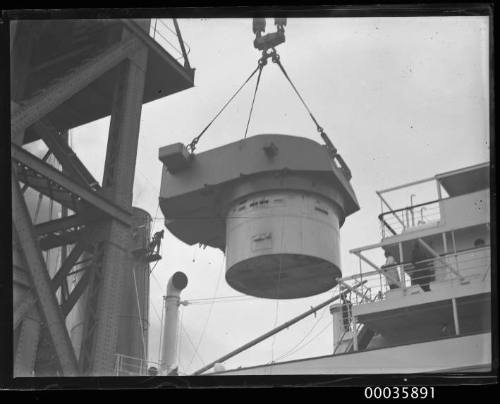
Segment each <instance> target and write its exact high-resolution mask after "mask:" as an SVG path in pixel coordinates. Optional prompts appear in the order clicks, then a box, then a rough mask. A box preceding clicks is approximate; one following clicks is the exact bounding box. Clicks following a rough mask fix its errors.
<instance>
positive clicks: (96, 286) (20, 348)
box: [10, 19, 194, 376]
mask: <svg viewBox="0 0 500 404" xmlns="http://www.w3.org/2000/svg"><path fill="white" fill-rule="evenodd" d="M150 23H151V21H150V20H124V19H117V20H18V21H11V42H10V46H11V110H12V115H11V156H12V160H11V167H12V231H13V235H12V240H13V281H14V285H13V287H14V349H15V352H14V375H17V376H26V375H61V376H75V375H91V376H100V375H111V374H113V367H114V361H115V353H116V350H117V343H118V333H119V324H118V321H119V320H118V319H119V316H120V307H121V305H122V303H123V299H124V289H123V287H122V285H123V283H124V276H125V275H124V274H126V273H127V271H130V270H131V267H132V266H133V265H134V260H137V259H142V260H144V259H145V258H144V256H142V257H139V258H138V255H137V254H132V253H131V251H132V250H135V251H137V248H136V247H137V246H136V245H135V244H134V243H135V241H134V236H133V234H134V226H136V224H137V220H134V211H133V209H132V192H133V183H134V172H135V163H136V156H137V143H138V136H139V126H140V117H141V110H142V104H143V103H146V102H150V101H153V100H155V99H158V98H161V97H164V96H168V95H170V94H172V93H174V92H178V91H182V90H184V89H187V88H190V87H192V86H193V81H194V69H192V68H191V67H190V65H189V62H188V59H187V55H186V52H185V47H184V43H183V41H182V37H181V35H180V31H179V29H178V25H177V23H176V22H175V20H174V26H175V32H176V35H177V39H178V40H179V44H180V49H181V50H182V56H183V62H184V63H181V62H179V61H178V60H176V59H175V58H174V57H173V56H172V55H171V54H170V53H169V52H168V51H166V50H165V49H164V48H163V47H162V46H161V45H160V44H159V43H158V42H156V41H155V40H154V39H153V38H152V37H151V36H150V35H149V32H150V25H151V24H150ZM106 116H111V120H110V126H109V133H108V142H107V150H106V157H105V162H104V175H103V179H102V183H101V184H100V183H99V181H97V180H96V179H95V178H94V177H93V176H92V174H91V173H90V171H89V170H88V169H87V168H86V167H85V164H84V163H83V162H82V161H81V160H80V159H79V158H78V156H77V154H76V153H75V152H74V150H72V148H71V147H70V146H69V144H68V141H67V139H68V130H69V129H71V128H74V127H77V126H80V125H83V124H85V123H88V122H91V121H94V120H96V119H99V118H102V117H106ZM37 140H42V141H43V143H44V144H45V145H46V147H47V148H48V153H47V155H48V154H52V155H53V156H54V158H55V159H56V160H57V162H58V163H59V166H60V168H56V167H54V166H53V165H51V164H49V163H48V162H47V161H46V159H41V158H39V157H37V156H36V155H35V154H33V153H31V152H30V151H28V150H27V148H26V145H27V144H29V143H32V142H34V141H37ZM28 189H32V190H34V191H36V192H38V193H40V194H42V195H43V196H44V198H46V199H47V200H50V201H53V202H56V203H57V204H58V206H59V205H60V206H61V215H60V216H61V217H59V218H56V219H53V220H49V221H45V222H34V220H33V218H32V215H31V214H30V211H29V207H28V204H27V199H26V196H27V194H28V192H26V191H27V190H28ZM30 192H32V191H30ZM51 249H60V250H59V251H61V260H60V264H59V265H57V267H55V268H50V267H49V264H48V262H47V260H46V259H45V258H44V255H43V254H44V252H46V251H49V250H51ZM76 272H78V274H79V276H78V281H77V282H76V283H74V284H72V285H71V284H69V283H68V276H69V275H71V274H75V273H76ZM84 294H86V299H85V302H84V310H83V313H84V316H83V320H82V321H83V323H82V324H83V332H82V334H81V338H80V341H79V343H78V344H75V341H73V338H70V333H69V331H68V324H67V320H68V319H67V316H68V314H69V313H70V312H71V311H72V310H73V308H74V307H75V305H77V304H80V305H81V304H82V296H83V295H84Z"/></svg>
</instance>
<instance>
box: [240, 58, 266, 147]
mask: <svg viewBox="0 0 500 404" xmlns="http://www.w3.org/2000/svg"><path fill="white" fill-rule="evenodd" d="M265 65H266V59H264V58H261V59H259V75H258V76H257V83H256V84H255V90H254V92H253V98H252V105H251V107H250V113H249V114H248V121H247V127H246V129H245V135H244V136H243V139H246V138H247V133H248V126H249V125H250V119H251V118H252V112H253V107H254V104H255V97H256V95H257V90H258V88H259V83H260V77H261V76H262V69H263V68H264V66H265Z"/></svg>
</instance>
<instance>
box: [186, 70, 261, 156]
mask: <svg viewBox="0 0 500 404" xmlns="http://www.w3.org/2000/svg"><path fill="white" fill-rule="evenodd" d="M259 70H262V67H261V63H260V61H259V64H258V65H257V67H256V68H255V69H254V71H253V72H252V73H251V74H250V76H248V78H247V79H246V80H245V81H244V82H243V84H242V85H241V86H240V88H238V90H236V92H235V93H234V94H233V95H232V97H231V98H230V99H229V100H228V101H227V102H226V103H225V104H224V106H223V107H222V108H221V109H220V110H219V112H217V114H216V115H215V116H214V117H213V119H212V120H211V121H210V122H209V123H208V125H207V126H205V128H204V129H203V130H202V131H201V133H200V134H199V135H198V136H196V137H195V138H194V139H193V140H192V141H191V143H189V145H188V149H189V152H190V153H194V150H195V149H196V145H197V144H198V142H199V141H200V138H201V137H202V136H203V134H204V133H205V132H206V131H207V129H208V128H209V127H210V126H211V125H212V123H214V121H215V120H216V119H217V118H218V117H219V115H220V114H222V112H223V111H224V110H225V109H226V107H227V106H228V105H229V104H230V103H231V101H232V100H233V99H234V98H235V97H236V96H237V95H238V94H239V92H240V91H241V90H242V89H243V87H245V85H246V84H247V83H248V82H249V81H250V79H251V78H252V77H253V76H254V75H255V73H257V71H259Z"/></svg>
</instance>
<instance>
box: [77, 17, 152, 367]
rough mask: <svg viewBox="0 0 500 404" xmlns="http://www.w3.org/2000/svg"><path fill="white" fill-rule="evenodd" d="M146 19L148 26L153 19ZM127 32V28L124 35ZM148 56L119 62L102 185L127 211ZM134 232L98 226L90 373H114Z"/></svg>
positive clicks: (86, 346) (88, 341) (87, 344)
mask: <svg viewBox="0 0 500 404" xmlns="http://www.w3.org/2000/svg"><path fill="white" fill-rule="evenodd" d="M142 23H143V24H144V25H145V27H146V25H147V27H149V23H150V21H149V20H146V21H145V22H142ZM127 36H128V34H127V32H124V37H127ZM124 39H125V38H124ZM147 56H148V54H147V49H146V48H145V47H142V48H140V49H139V50H138V51H137V52H136V53H135V54H134V55H132V56H131V57H130V59H128V60H125V61H124V62H123V63H122V65H121V66H120V72H119V75H118V78H117V82H116V89H115V94H114V99H113V107H112V115H111V123H110V129H109V138H108V145H107V152H106V163H105V170H104V178H103V184H102V190H103V192H104V193H105V195H107V196H108V197H109V198H110V199H111V200H112V201H113V202H115V203H116V204H118V205H121V206H123V207H126V208H128V209H130V208H131V206H132V192H133V184H134V173H135V162H136V157H137V143H138V137H139V127H140V118H141V109H142V101H143V91H144V82H145V72H146V64H147ZM130 231H131V230H130V228H128V227H127V226H126V225H124V224H123V223H121V222H119V221H117V220H114V219H112V220H110V221H109V223H108V224H106V225H103V226H102V227H101V228H100V229H99V230H98V233H99V235H100V237H99V238H100V239H101V240H103V241H104V256H103V262H102V268H101V269H100V274H98V276H97V277H96V278H95V279H94V281H93V284H91V285H89V286H90V287H91V288H93V289H94V290H93V294H94V293H95V294H94V296H95V298H96V300H97V301H96V302H93V303H89V304H94V313H95V316H96V318H95V323H94V324H91V325H90V324H89V326H91V327H92V329H93V330H92V333H91V335H90V336H89V335H88V333H89V332H90V331H89V330H86V332H87V336H86V338H84V341H83V346H82V354H83V353H84V352H83V351H86V355H87V357H88V363H87V368H86V369H83V370H84V372H85V373H86V374H89V375H93V376H100V375H112V374H113V367H114V365H115V353H116V347H117V340H118V319H119V315H120V308H121V304H122V298H123V281H124V273H125V271H129V270H130V261H131V260H130V254H129V251H128V249H129V246H130V236H131V234H130ZM84 367H85V364H84Z"/></svg>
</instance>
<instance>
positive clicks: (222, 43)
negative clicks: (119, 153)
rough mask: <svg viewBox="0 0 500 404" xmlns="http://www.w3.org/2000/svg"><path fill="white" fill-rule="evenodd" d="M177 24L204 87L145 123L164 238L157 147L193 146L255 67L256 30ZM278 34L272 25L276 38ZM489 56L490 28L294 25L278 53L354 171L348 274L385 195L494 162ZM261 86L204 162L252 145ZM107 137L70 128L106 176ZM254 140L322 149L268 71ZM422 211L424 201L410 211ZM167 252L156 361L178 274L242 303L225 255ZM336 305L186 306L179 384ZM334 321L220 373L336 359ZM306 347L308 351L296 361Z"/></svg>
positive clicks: (141, 163)
mask: <svg viewBox="0 0 500 404" xmlns="http://www.w3.org/2000/svg"><path fill="white" fill-rule="evenodd" d="M168 24H169V25H170V26H171V23H170V22H168ZM179 25H180V28H181V31H182V34H183V37H184V39H185V41H186V42H187V43H189V45H190V48H191V53H190V55H189V60H190V62H191V65H192V66H193V67H195V68H196V74H195V87H194V88H191V89H189V90H186V91H183V92H181V93H177V94H174V95H172V96H169V97H167V98H164V99H161V100H158V101H155V102H152V103H150V104H147V105H145V106H144V108H143V113H142V119H141V122H142V123H141V133H140V140H139V152H138V156H137V169H136V177H135V188H134V205H135V206H138V207H140V208H143V209H145V210H147V211H148V212H150V214H151V215H152V216H153V217H155V216H156V220H155V221H154V230H155V231H156V230H160V229H162V228H163V217H162V215H161V212H160V211H159V210H157V208H158V196H159V188H160V182H161V168H162V164H161V162H160V161H159V160H158V149H159V148H160V147H162V146H165V145H168V144H171V143H176V142H183V143H188V142H190V141H191V139H192V138H193V137H194V136H196V135H197V134H198V133H199V132H200V131H201V130H202V129H203V128H204V127H205V125H206V124H207V123H208V122H209V120H210V119H211V118H212V117H213V116H214V115H215V113H216V112H217V111H218V110H219V108H220V107H221V106H222V105H223V104H224V103H225V101H226V100H227V99H228V98H229V97H230V96H231V95H232V94H233V92H234V91H235V90H236V89H237V88H238V87H239V85H240V84H241V83H242V82H243V80H244V79H245V78H246V77H247V76H248V75H249V74H250V72H251V71H252V70H253V69H254V68H255V66H256V63H257V59H258V57H259V52H258V51H257V50H255V49H254V48H253V38H254V36H253V33H252V21H251V19H203V20H200V19H190V20H182V19H181V20H179ZM274 29H275V28H274V24H273V21H272V19H268V21H267V30H268V32H269V31H271V30H273V31H274ZM488 46H489V45H488V18H487V17H405V18H403V17H402V18H338V19H334V18H308V19H295V18H294V19H288V25H287V27H286V42H285V43H284V44H282V45H280V46H279V47H278V52H279V54H280V55H281V60H282V63H283V64H284V66H285V68H286V69H287V71H288V73H289V74H290V76H291V78H292V80H293V81H294V83H295V84H296V86H297V87H298V89H299V91H300V92H301V93H302V95H303V97H304V98H305V100H306V102H307V103H308V105H309V106H310V108H311V109H312V111H313V113H314V115H315V116H316V118H317V119H318V121H319V123H320V124H321V125H322V126H323V128H324V129H325V131H326V133H327V134H328V135H329V137H330V139H331V140H332V142H333V143H334V145H335V146H336V147H337V148H338V150H339V152H340V153H341V155H342V156H343V158H344V159H345V161H346V162H347V164H348V165H349V167H350V168H351V171H352V175H353V178H352V181H351V183H352V186H353V188H354V190H355V192H356V194H357V197H358V200H359V203H360V205H361V210H360V211H358V212H357V213H355V214H353V215H352V216H350V217H348V218H347V219H346V222H345V224H344V226H343V227H342V228H341V251H342V270H343V275H344V276H345V275H350V274H353V273H355V272H357V271H358V268H359V266H358V265H359V264H358V260H357V259H355V258H354V257H353V256H351V255H350V254H349V252H348V251H349V250H350V249H352V248H356V247H360V246H363V245H367V244H373V243H376V242H378V241H380V226H379V223H378V219H377V216H378V214H379V213H380V202H379V200H378V198H377V196H376V194H375V191H376V190H380V189H384V188H388V187H391V186H395V185H399V184H403V183H405V182H410V181H413V180H417V179H421V178H426V177H432V176H434V175H435V174H437V173H440V172H445V171H449V170H453V169H457V168H460V167H465V166H469V165H473V164H477V163H482V162H485V161H488V160H489V104H488V103H489V82H488V76H489V67H488V53H489V47H488ZM254 83H255V81H252V82H251V83H250V85H249V86H247V87H246V88H245V90H243V91H242V93H241V94H240V95H239V96H238V98H236V100H235V101H234V102H233V103H232V105H230V106H229V107H228V109H227V110H226V111H225V112H224V114H223V115H221V116H220V117H219V119H218V120H217V121H216V122H215V123H214V125H213V126H212V127H211V128H210V129H209V130H208V131H207V132H206V134H205V135H204V137H203V138H202V139H201V141H200V143H199V145H198V149H197V151H198V152H200V151H204V150H208V149H211V148H213V147H216V146H220V145H223V144H226V143H229V142H233V141H236V140H239V139H240V138H242V137H243V134H244V130H245V125H246V119H247V116H248V111H249V107H250V102H251V96H252V92H253V88H254ZM108 126H109V119H103V120H100V121H97V122H95V123H92V124H89V125H86V126H85V127H81V128H76V129H74V130H72V141H73V146H74V149H75V151H76V152H77V154H78V155H79V156H80V158H81V159H82V160H83V161H84V162H85V163H86V164H87V166H88V167H89V169H90V170H91V171H92V173H93V174H94V175H95V176H96V178H98V179H102V170H103V165H104V157H105V147H106V138H107V137H106V133H107V128H108ZM259 133H282V134H290V135H297V136H304V137H307V138H311V139H314V140H316V141H320V137H319V135H318V133H317V132H316V129H315V126H314V124H313V123H312V122H311V120H310V118H309V116H308V114H307V113H306V111H305V110H304V109H303V106H302V105H301V104H300V102H299V100H298V99H297V97H296V95H295V94H294V93H293V92H292V89H291V88H290V87H289V84H288V83H287V82H286V80H285V79H284V77H283V76H282V74H281V72H280V71H279V69H278V67H277V66H276V65H274V64H272V63H269V64H268V65H267V66H266V67H265V68H264V71H263V75H262V79H261V85H260V89H259V93H258V94H257V99H256V104H255V108H254V113H253V119H252V122H251V124H250V128H249V136H252V135H255V134H259ZM419 198H420V199H419ZM424 201H425V200H424V198H423V196H422V195H420V196H419V195H417V197H416V199H415V200H414V203H416V204H417V203H421V202H424ZM396 207H400V206H396ZM162 255H163V259H162V260H161V261H160V262H159V263H158V264H157V266H156V267H155V269H154V272H153V276H152V278H151V283H150V284H151V290H150V297H151V303H150V314H149V319H150V332H149V358H150V360H154V361H156V360H157V359H158V352H159V350H158V347H159V338H160V317H161V312H162V295H163V294H164V289H165V286H166V283H167V281H168V279H169V277H170V276H171V275H172V274H173V273H174V272H175V271H178V270H181V271H183V272H185V273H186V274H187V276H188V278H189V284H188V286H187V288H186V289H185V290H184V292H183V295H182V299H183V300H189V299H199V298H213V297H215V296H217V297H221V296H238V295H240V294H239V293H238V292H236V291H235V290H233V289H231V288H230V287H229V286H228V285H227V284H226V282H225V279H224V276H223V275H224V266H223V265H224V263H223V253H222V252H221V251H219V250H215V249H211V248H209V247H207V248H206V249H205V250H203V249H200V248H198V247H197V246H188V245H186V244H184V243H182V242H181V241H179V240H177V239H176V238H175V237H173V236H172V235H170V234H169V233H168V231H167V232H166V236H165V239H164V240H163V246H162ZM381 260H382V258H381V257H380V259H379V261H378V263H379V264H382V262H381ZM331 294H332V292H328V293H324V294H321V295H317V296H314V297H311V298H304V299H296V300H281V301H274V300H266V299H256V298H245V299H241V300H239V301H224V302H216V303H214V304H196V305H195V304H193V305H187V306H181V311H182V315H181V323H182V326H181V333H180V337H181V341H180V347H179V352H180V359H179V364H180V371H181V373H191V372H193V371H195V370H197V369H198V368H200V367H201V366H203V365H204V364H205V363H208V362H210V361H212V360H215V359H217V358H218V357H220V356H222V355H224V354H226V353H227V352H229V351H231V350H233V349H235V348H237V347H239V346H240V345H242V344H244V343H246V342H248V341H250V340H251V339H253V338H255V337H257V336H259V335H261V334H263V333H264V332H266V331H268V330H270V329H271V328H273V327H274V326H275V325H279V324H281V323H283V322H284V321H286V320H288V319H290V318H291V317H293V316H295V315H297V314H300V313H302V312H303V311H305V310H307V309H309V308H310V307H311V306H313V305H315V304H319V303H321V302H322V301H324V300H326V299H327V298H328V297H330V296H331ZM229 300H231V299H229ZM209 303H210V302H209ZM330 319H331V316H330V313H329V312H328V308H326V309H323V310H321V311H320V312H318V313H317V315H316V317H315V316H310V317H308V318H307V319H305V320H303V321H301V322H300V323H298V324H296V325H294V326H292V327H290V328H289V329H288V330H285V331H283V332H281V333H279V334H277V336H276V337H275V338H270V339H268V340H266V341H264V342H262V343H260V344H258V345H256V346H255V347H253V348H251V349H250V350H248V351H245V352H243V353H241V354H239V355H237V356H236V357H234V358H232V359H230V360H229V361H228V362H227V363H226V364H225V366H226V368H228V369H229V368H234V367H238V366H250V365H256V364H261V363H267V362H270V361H271V360H277V359H279V358H280V357H281V356H283V355H285V354H287V356H285V357H284V358H283V359H282V360H291V359H297V358H302V357H309V356H318V355H326V354H331V353H332V349H333V346H332V345H333V342H332V339H333V337H332V328H331V321H330ZM298 344H299V345H298ZM297 346H298V348H301V349H299V350H297V351H296V352H293V351H292V352H290V351H291V350H292V348H295V347H297ZM195 347H198V349H197V353H196V354H195Z"/></svg>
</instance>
